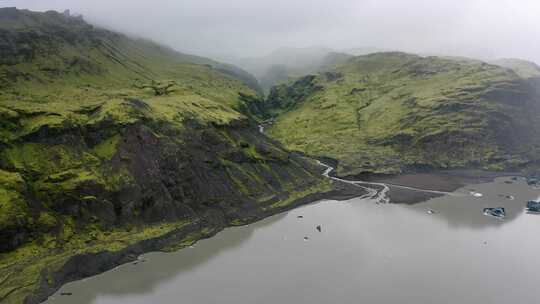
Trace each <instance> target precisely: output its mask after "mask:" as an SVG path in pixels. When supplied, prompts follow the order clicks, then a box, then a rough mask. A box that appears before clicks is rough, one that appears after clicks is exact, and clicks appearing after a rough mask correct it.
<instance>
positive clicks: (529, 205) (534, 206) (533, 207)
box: [527, 201, 540, 213]
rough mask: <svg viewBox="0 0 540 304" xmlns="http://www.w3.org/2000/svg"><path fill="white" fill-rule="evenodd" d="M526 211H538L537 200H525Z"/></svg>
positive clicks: (539, 209) (539, 205)
mask: <svg viewBox="0 0 540 304" xmlns="http://www.w3.org/2000/svg"><path fill="white" fill-rule="evenodd" d="M527 211H528V212H534V213H540V202H537V201H528V202H527Z"/></svg>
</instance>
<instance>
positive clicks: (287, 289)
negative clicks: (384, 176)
mask: <svg viewBox="0 0 540 304" xmlns="http://www.w3.org/2000/svg"><path fill="white" fill-rule="evenodd" d="M474 193H481V194H482V196H479V195H478V194H476V195H473V194H474ZM455 194H456V195H447V196H443V197H438V198H434V199H431V200H429V201H427V202H423V203H418V204H414V205H398V204H380V203H376V202H375V200H371V199H367V198H356V199H351V200H348V201H341V202H338V201H320V202H316V203H313V204H310V205H307V206H304V207H301V208H298V209H295V210H292V211H290V212H287V213H284V214H280V215H277V216H274V217H270V218H267V219H265V220H263V221H260V222H257V223H255V224H251V225H248V226H244V227H234V228H229V229H226V230H224V231H223V232H221V233H219V234H218V235H216V236H215V237H213V238H211V239H207V240H202V241H200V242H198V243H197V244H196V245H195V246H193V247H192V248H186V249H184V250H180V251H178V252H175V253H149V254H146V255H144V256H142V257H141V258H140V260H141V261H140V262H138V263H136V264H133V263H131V264H126V265H123V266H120V267H118V268H116V269H114V270H112V271H109V272H106V273H103V274H101V275H98V276H95V277H92V278H89V279H86V280H83V281H78V282H73V283H70V284H67V285H65V286H64V287H62V288H61V290H60V291H58V292H57V293H56V294H55V295H54V296H52V297H51V298H50V299H49V300H48V301H47V303H49V304H62V303H78V304H120V303H122V304H124V303H130V304H139V303H140V304H142V303H164V304H168V303H171V304H172V303H189V304H210V303H225V304H229V303H230V304H233V303H234V304H243V303H258V304H266V303H268V304H270V303H271V304H275V303H300V304H303V303H306V304H308V303H309V304H314V303H347V304H348V303H351V304H352V303H355V304H357V303H370V304H371V303H400V304H402V303H410V304H418V303H471V304H473V303H474V304H478V303H521V304H527V303H531V304H532V303H535V304H536V303H539V302H540V300H539V299H538V297H539V296H538V295H536V290H537V287H538V284H539V282H540V263H537V261H539V260H540V242H539V239H540V215H534V214H527V213H526V212H525V211H524V206H525V203H526V202H527V200H530V199H536V198H538V196H539V195H540V190H538V189H534V188H532V187H530V186H528V185H527V184H526V183H525V181H523V180H518V181H512V180H511V179H510V178H498V179H496V180H495V181H493V182H490V183H485V184H479V185H473V186H468V187H465V188H461V189H459V190H457V191H456V192H455ZM508 196H513V197H514V199H511V198H512V197H508ZM485 207H504V208H506V212H507V215H506V217H505V218H504V219H502V220H501V219H497V218H493V217H489V216H485V215H484V214H483V212H482V211H483V208H485ZM431 211H432V212H431ZM318 225H320V226H321V231H320V232H319V231H318V230H317V229H316V226H318ZM143 261H144V262H143ZM62 293H71V295H61V294H62Z"/></svg>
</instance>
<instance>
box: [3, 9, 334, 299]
mask: <svg viewBox="0 0 540 304" xmlns="http://www.w3.org/2000/svg"><path fill="white" fill-rule="evenodd" d="M0 54H1V56H0V87H1V90H0V117H1V119H0V269H2V271H1V274H0V301H1V302H6V303H21V302H22V301H23V299H25V298H26V299H27V301H29V302H32V303H34V302H39V301H41V300H43V299H44V298H45V297H46V296H47V295H48V294H49V293H50V292H52V291H54V289H55V288H58V286H60V285H61V284H62V283H64V282H65V281H66V280H71V279H75V278H80V277H83V276H84V275H89V274H95V273H99V272H100V271H104V270H106V269H109V268H110V267H113V266H114V265H116V264H117V263H121V262H123V261H126V259H127V260H129V259H132V258H133V254H135V253H136V254H140V253H141V252H144V251H145V250H158V249H163V248H164V247H175V246H182V244H187V243H189V242H192V241H193V240H195V239H197V238H198V237H201V236H205V235H209V234H212V233H215V231H217V230H219V229H222V228H223V227H225V226H227V225H241V224H243V223H247V222H250V221H253V220H255V219H259V218H261V217H263V216H266V215H269V214H273V213H275V212H278V211H282V210H286V209H287V208H291V207H292V206H294V205H295V204H298V202H301V201H302V199H305V198H306V197H308V196H310V195H313V194H315V193H324V192H328V191H331V190H332V189H333V188H334V185H333V184H332V183H331V182H330V181H329V180H326V179H324V178H322V177H321V176H320V168H318V166H317V165H316V164H315V163H314V162H313V161H311V160H308V159H305V158H303V157H301V156H298V155H296V154H291V153H289V152H288V151H287V150H285V149H284V148H283V147H282V146H281V145H280V144H278V143H277V142H275V141H273V140H271V139H269V138H267V137H266V136H265V135H263V134H261V133H259V131H258V128H257V125H256V124H255V122H254V121H253V120H252V119H251V118H250V117H251V116H252V114H253V113H251V111H252V110H253V111H255V110H257V109H258V102H259V99H258V98H257V92H256V90H254V89H253V88H250V87H249V86H247V85H246V84H245V82H246V77H245V76H246V75H245V74H244V72H238V71H240V70H238V69H236V68H234V69H231V68H230V67H228V66H226V65H221V64H217V63H215V62H213V61H210V60H206V59H204V58H201V57H196V56H190V55H185V54H180V53H177V52H175V51H172V50H170V49H168V48H166V47H162V46H159V45H156V44H154V43H152V42H148V41H141V40H133V39H131V38H129V37H126V36H124V35H121V34H118V33H114V32H110V31H106V30H103V29H97V28H94V27H93V26H91V25H89V24H87V23H85V22H84V21H83V20H82V19H80V18H73V17H69V16H66V15H61V14H58V13H56V12H46V13H34V12H29V11H21V10H16V9H9V8H8V9H0ZM239 74H240V76H239ZM248 78H249V77H248ZM248 82H249V81H248ZM251 85H252V87H253V83H252V84H251ZM255 89H256V88H255ZM186 229H187V230H186ZM188 232H189V233H188ZM179 236H182V237H179ZM184 237H185V238H187V239H184ZM152 239H155V240H161V241H146V240H152ZM163 239H167V240H169V241H167V242H165V241H163ZM173 241H174V242H173ZM141 242H143V243H141ZM175 242H176V243H175ZM133 246H135V247H133ZM133 248H137V250H138V251H133ZM128 253H129V254H128ZM88 254H90V256H93V254H96V256H99V257H100V258H97V260H96V262H95V263H94V262H92V263H90V262H88V261H87V263H90V264H92V265H93V266H92V267H93V268H91V269H92V270H91V271H90V270H89V269H90V268H85V269H77V270H73V269H71V268H69V267H71V266H69V265H71V264H69V265H68V264H66V262H68V261H73V257H74V256H78V255H84V256H85V257H88V256H89V255H88ZM104 257H109V258H110V259H109V260H107V259H106V258H104ZM119 257H122V258H119ZM70 263H71V262H70ZM90 264H88V265H90ZM66 265H68V266H66ZM72 266H73V265H72ZM66 267H67V268H66ZM88 267H90V266H88ZM69 269H71V270H69ZM66 271H67V272H66ZM29 295H31V296H30V297H28V296H29Z"/></svg>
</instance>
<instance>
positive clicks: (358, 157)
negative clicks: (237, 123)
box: [265, 52, 540, 175]
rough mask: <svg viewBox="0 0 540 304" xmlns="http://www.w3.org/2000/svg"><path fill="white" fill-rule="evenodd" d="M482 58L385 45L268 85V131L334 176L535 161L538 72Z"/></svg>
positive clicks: (539, 117) (493, 166) (506, 165)
mask: <svg viewBox="0 0 540 304" xmlns="http://www.w3.org/2000/svg"><path fill="white" fill-rule="evenodd" d="M522 76H523V73H518V72H515V71H514V70H511V69H507V68H503V67H500V66H497V65H492V64H488V63H484V62H480V61H474V60H471V61H468V60H455V59H446V58H440V57H420V56H417V55H411V54H405V53H398V52H393V53H392V52H391V53H376V54H370V55H366V56H358V57H355V58H352V59H350V60H349V61H347V62H346V63H345V64H342V65H340V66H338V67H336V68H334V69H331V70H328V71H326V72H322V73H318V74H314V75H308V76H305V77H303V78H301V79H299V80H296V81H294V82H292V83H289V84H283V85H278V86H276V87H274V88H272V90H271V92H270V94H269V96H268V98H267V101H266V106H265V108H266V110H265V112H266V115H267V116H266V118H268V117H272V119H273V123H272V124H271V125H270V126H269V128H268V131H269V134H270V135H271V136H272V137H274V138H275V139H277V140H280V141H281V142H282V143H284V145H285V146H286V147H287V148H289V149H292V150H298V151H302V152H304V153H307V154H310V155H316V156H328V157H332V158H335V159H337V160H339V161H340V164H339V167H338V173H339V174H341V175H358V174H361V173H387V174H393V173H399V172H406V171H416V170H425V169H447V168H471V167H477V168H486V169H492V170H505V169H520V168H523V167H525V166H527V165H530V164H532V163H534V162H535V161H538V155H539V152H540V150H539V149H540V142H539V141H540V136H539V135H540V127H539V124H538V121H539V120H540V90H539V88H540V85H539V82H538V79H534V78H533V79H526V78H523V77H522Z"/></svg>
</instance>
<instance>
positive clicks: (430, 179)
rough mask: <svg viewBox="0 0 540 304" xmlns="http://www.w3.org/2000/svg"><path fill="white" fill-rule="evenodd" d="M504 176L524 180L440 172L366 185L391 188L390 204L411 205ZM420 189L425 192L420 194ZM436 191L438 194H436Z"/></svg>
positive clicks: (472, 172) (492, 174) (399, 176)
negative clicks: (376, 184)
mask: <svg viewBox="0 0 540 304" xmlns="http://www.w3.org/2000/svg"><path fill="white" fill-rule="evenodd" d="M505 176H523V174H521V173H519V172H494V171H484V170H473V169H471V170H440V171H433V172H422V173H405V174H397V175H392V176H377V177H369V178H368V179H367V181H368V182H370V181H373V182H377V183H384V184H386V185H388V187H389V188H390V190H389V191H388V197H389V199H390V202H391V203H394V204H407V205H413V204H417V203H421V202H424V201H426V200H429V199H432V198H436V197H441V196H444V195H447V193H446V192H448V193H451V192H454V191H456V190H457V189H460V188H463V187H465V186H467V185H471V186H472V185H477V184H482V183H487V182H491V181H493V180H495V179H496V178H499V177H505ZM407 188H416V189H407ZM423 189H425V190H426V191H422V190H423ZM429 191H433V192H429ZM439 191H440V192H441V193H436V192H439Z"/></svg>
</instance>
